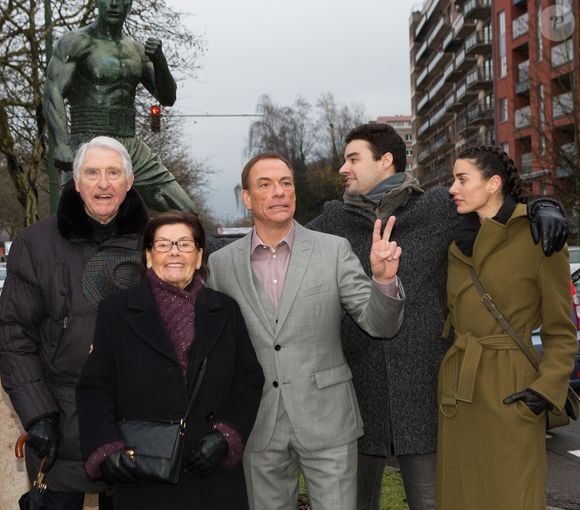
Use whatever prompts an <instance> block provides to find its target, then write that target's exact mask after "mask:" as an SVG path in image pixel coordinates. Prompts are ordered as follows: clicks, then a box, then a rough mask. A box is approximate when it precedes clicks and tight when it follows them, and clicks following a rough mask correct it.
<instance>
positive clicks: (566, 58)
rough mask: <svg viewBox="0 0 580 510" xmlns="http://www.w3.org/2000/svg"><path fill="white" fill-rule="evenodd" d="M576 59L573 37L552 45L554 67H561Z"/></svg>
mask: <svg viewBox="0 0 580 510" xmlns="http://www.w3.org/2000/svg"><path fill="white" fill-rule="evenodd" d="M573 60H574V46H573V44H572V39H568V40H566V41H564V42H562V43H560V44H557V45H556V46H552V58H551V63H552V67H560V66H563V65H564V64H568V63H570V62H572V61H573Z"/></svg>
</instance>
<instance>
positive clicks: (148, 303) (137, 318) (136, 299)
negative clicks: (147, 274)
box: [126, 278, 177, 363]
mask: <svg viewBox="0 0 580 510" xmlns="http://www.w3.org/2000/svg"><path fill="white" fill-rule="evenodd" d="M129 308H130V309H132V310H134V312H135V313H134V314H132V315H128V316H127V319H126V320H127V323H128V324H129V326H130V328H131V329H132V330H133V331H134V332H135V334H137V335H138V336H139V337H140V338H141V339H142V340H143V341H144V342H145V343H147V344H149V345H150V346H151V347H152V348H153V349H155V350H156V351H157V352H159V353H160V354H162V355H163V356H166V357H168V358H171V359H172V360H173V361H175V363H177V355H176V353H175V349H174V348H173V345H171V342H170V341H169V338H168V336H167V331H166V329H165V326H164V324H163V322H162V320H161V316H160V315H159V311H158V310H157V306H156V304H155V299H154V298H153V295H152V294H151V291H150V290H149V283H148V282H147V280H146V279H145V278H144V279H142V280H141V282H139V284H137V285H136V286H135V287H132V288H131V289H129Z"/></svg>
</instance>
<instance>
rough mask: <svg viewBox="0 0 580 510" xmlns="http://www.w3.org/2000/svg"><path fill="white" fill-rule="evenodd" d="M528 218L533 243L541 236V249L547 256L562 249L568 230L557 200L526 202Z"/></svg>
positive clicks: (545, 199) (538, 240) (543, 199)
mask: <svg viewBox="0 0 580 510" xmlns="http://www.w3.org/2000/svg"><path fill="white" fill-rule="evenodd" d="M528 218H530V222H531V223H530V228H531V229H532V239H533V240H534V243H536V244H538V243H539V242H540V238H541V239H542V250H543V251H544V253H545V254H546V255H547V256H548V257H549V256H550V255H552V254H553V253H555V252H557V251H560V250H561V249H562V247H563V246H564V244H565V243H566V240H567V239H568V231H569V230H568V222H567V221H566V216H565V214H564V210H563V209H562V206H561V205H560V203H559V202H558V201H557V200H553V199H551V198H538V199H536V200H532V201H531V202H529V203H528Z"/></svg>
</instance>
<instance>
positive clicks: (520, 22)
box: [493, 0, 580, 196]
mask: <svg viewBox="0 0 580 510" xmlns="http://www.w3.org/2000/svg"><path fill="white" fill-rule="evenodd" d="M579 15H580V2H578V1H573V0H565V1H558V2H555V1H554V0H527V1H526V0H494V13H493V17H494V30H496V32H497V42H496V44H495V46H494V60H495V70H496V96H497V126H496V133H497V134H496V139H497V142H498V144H499V145H500V146H501V147H503V148H504V150H506V151H507V152H509V154H510V155H511V156H512V158H513V159H514V161H515V162H516V165H517V166H518V168H519V169H520V173H521V177H522V179H523V180H524V182H525V183H526V185H527V186H528V188H529V192H530V194H531V195H533V196H540V195H550V194H552V192H553V191H554V189H553V188H554V185H555V186H556V187H557V186H558V185H566V179H567V178H569V177H570V175H571V174H572V173H573V172H574V171H575V172H578V166H579V162H578V150H577V148H578V145H579V144H580V138H579V135H578V129H579V128H580V81H579V80H578V76H579V74H578V72H579V71H580V17H579ZM496 27H497V29H496ZM573 167H575V170H574V168H573ZM559 195H561V194H560V193H559Z"/></svg>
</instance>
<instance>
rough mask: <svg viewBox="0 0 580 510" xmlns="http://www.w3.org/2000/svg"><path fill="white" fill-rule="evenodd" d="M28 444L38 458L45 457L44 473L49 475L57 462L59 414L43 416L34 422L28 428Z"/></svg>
mask: <svg viewBox="0 0 580 510" xmlns="http://www.w3.org/2000/svg"><path fill="white" fill-rule="evenodd" d="M26 432H28V439H27V440H26V444H27V445H28V446H29V447H30V448H32V450H33V451H34V453H36V455H38V457H40V458H43V457H45V458H46V460H45V461H44V467H43V471H44V472H45V473H48V472H49V471H50V468H51V467H52V466H53V464H54V463H55V462H56V456H57V454H58V447H59V444H60V434H59V430H58V414H52V415H50V416H43V417H42V418H38V419H37V420H35V421H33V422H32V423H31V424H30V425H29V426H28V428H27V429H26Z"/></svg>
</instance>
